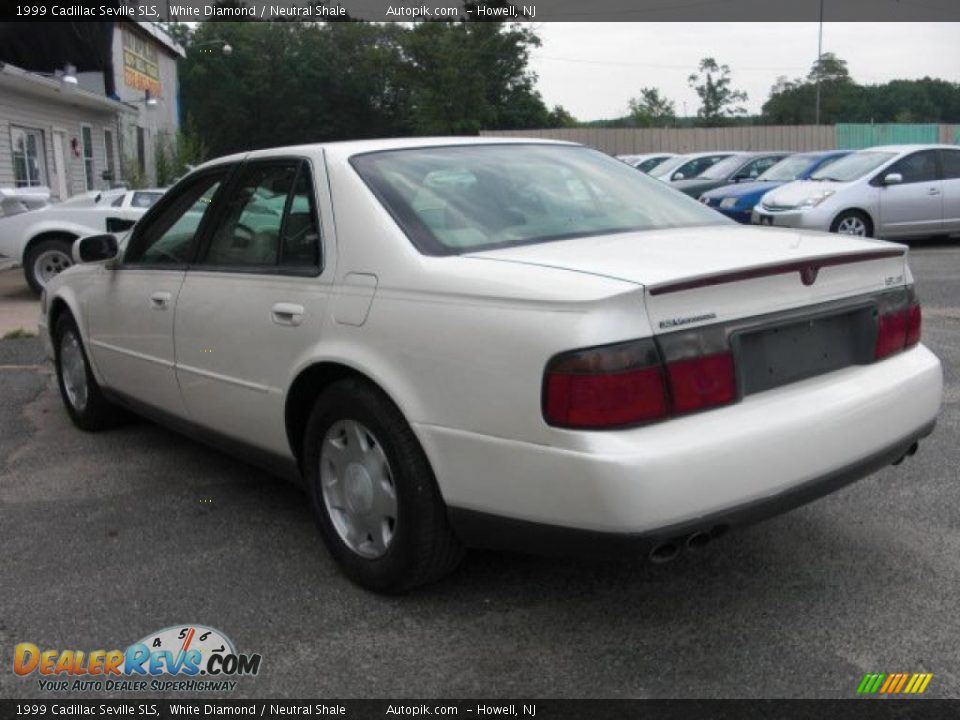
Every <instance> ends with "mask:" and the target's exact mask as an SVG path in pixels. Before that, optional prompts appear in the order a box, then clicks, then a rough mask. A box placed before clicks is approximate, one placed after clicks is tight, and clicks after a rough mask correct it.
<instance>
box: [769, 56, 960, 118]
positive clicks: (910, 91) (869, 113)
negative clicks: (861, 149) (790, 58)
mask: <svg viewBox="0 0 960 720" xmlns="http://www.w3.org/2000/svg"><path fill="white" fill-rule="evenodd" d="M818 77H819V78H820V105H821V111H820V120H821V122H822V123H825V124H832V123H838V122H877V123H883V122H916V123H953V122H958V121H960V85H958V84H956V83H950V82H947V81H946V80H934V79H931V78H928V77H926V78H923V79H921V80H891V81H890V82H888V83H884V84H882V85H858V84H857V83H856V82H855V81H854V80H853V78H852V77H850V73H849V72H848V71H847V63H846V62H845V61H844V60H842V59H840V58H838V57H837V56H836V55H834V54H833V53H824V54H823V55H822V56H821V59H820V62H819V63H816V62H815V63H814V64H813V66H812V67H811V69H810V72H809V73H808V74H807V76H806V78H797V79H796V80H787V79H786V78H783V77H781V78H779V79H778V80H777V83H776V84H775V85H774V86H773V87H772V88H771V89H770V97H769V98H768V99H767V101H766V102H765V103H764V105H763V120H764V121H765V122H768V123H774V124H790V125H802V124H809V123H812V122H813V121H814V108H815V106H816V81H817V78H818Z"/></svg>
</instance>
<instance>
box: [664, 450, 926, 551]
mask: <svg viewBox="0 0 960 720" xmlns="http://www.w3.org/2000/svg"><path fill="white" fill-rule="evenodd" d="M919 449H920V443H919V442H915V443H913V444H912V445H911V446H910V447H909V448H907V451H906V452H905V453H904V454H903V455H901V456H900V457H899V458H897V459H896V460H894V461H893V463H892V464H893V465H899V464H900V463H902V462H903V461H904V460H906V459H907V458H908V457H913V456H914V455H916V454H917V450H919ZM728 529H729V528H728V527H727V526H726V525H715V526H713V527H712V528H710V529H709V530H696V531H694V532H692V533H690V534H689V535H687V536H685V537H684V536H681V537H677V538H673V539H672V540H667V541H666V542H662V543H660V544H659V545H656V546H655V547H654V548H653V550H651V551H650V561H651V562H654V563H657V564H663V563H668V562H671V561H673V560H676V559H677V558H678V557H680V553H682V552H683V551H684V550H700V549H701V548H704V547H706V546H707V544H708V543H709V542H710V541H711V540H713V539H714V538H718V537H720V536H721V535H723V534H724V533H725V532H726V531H727V530H728Z"/></svg>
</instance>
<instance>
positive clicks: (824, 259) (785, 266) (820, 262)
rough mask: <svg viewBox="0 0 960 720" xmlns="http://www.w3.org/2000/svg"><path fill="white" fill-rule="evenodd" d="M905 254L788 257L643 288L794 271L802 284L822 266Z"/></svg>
mask: <svg viewBox="0 0 960 720" xmlns="http://www.w3.org/2000/svg"><path fill="white" fill-rule="evenodd" d="M906 254H907V251H906V249H904V248H897V249H891V250H872V251H868V252H853V253H843V254H840V255H822V256H820V257H811V258H806V259H804V260H791V261H789V262H777V263H773V264H771V265H762V266H759V267H753V268H746V269H743V270H731V271H726V272H722V273H718V274H716V275H704V276H701V277H698V278H690V279H687V280H677V281H669V282H666V283H663V284H661V285H649V286H647V291H648V292H649V293H650V295H666V294H669V293H675V292H682V291H684V290H695V289H697V288H703V287H710V286H712V285H724V284H726V283H732V282H739V281H741V280H753V279H755V278H761V277H769V276H771V275H786V274H789V273H794V272H796V273H799V274H800V280H801V281H802V282H803V284H804V285H813V284H814V283H815V282H816V280H817V274H818V273H819V272H820V270H821V269H823V268H825V267H836V266H837V265H850V264H853V263H859V262H868V261H870V260H882V259H885V258H892V257H905V256H906Z"/></svg>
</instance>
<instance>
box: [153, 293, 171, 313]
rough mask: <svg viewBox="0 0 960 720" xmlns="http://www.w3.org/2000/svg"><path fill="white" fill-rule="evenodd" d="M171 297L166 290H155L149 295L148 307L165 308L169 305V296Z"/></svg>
mask: <svg viewBox="0 0 960 720" xmlns="http://www.w3.org/2000/svg"><path fill="white" fill-rule="evenodd" d="M171 297H173V296H172V295H170V293H168V292H155V293H153V295H151V296H150V307H152V308H153V309H154V310H166V309H167V308H168V307H169V306H170V298H171Z"/></svg>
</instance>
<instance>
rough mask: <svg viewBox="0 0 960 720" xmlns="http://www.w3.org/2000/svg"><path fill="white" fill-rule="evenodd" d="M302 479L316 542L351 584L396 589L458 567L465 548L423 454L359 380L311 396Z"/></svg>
mask: <svg viewBox="0 0 960 720" xmlns="http://www.w3.org/2000/svg"><path fill="white" fill-rule="evenodd" d="M304 440H305V442H304V474H305V476H306V480H307V483H308V487H309V490H310V494H311V498H312V500H313V508H314V511H315V513H316V516H317V520H318V523H319V525H320V531H321V534H322V536H323V539H324V542H325V543H326V545H327V547H328V548H329V550H330V552H331V554H332V555H333V557H334V559H335V560H336V561H337V563H338V564H339V565H340V567H341V568H342V569H343V571H344V572H345V573H346V575H347V576H349V577H350V578H351V579H352V580H354V581H355V582H357V583H358V584H360V585H362V586H363V587H365V588H368V589H370V590H375V591H378V592H391V593H395V592H403V591H405V590H409V589H411V588H413V587H416V586H418V585H424V584H426V583H429V582H433V581H435V580H438V579H439V578H441V577H442V576H444V575H446V574H447V573H449V572H450V571H452V570H453V568H454V567H456V565H457V563H458V562H459V561H460V558H461V556H462V554H463V548H462V546H461V544H460V542H459V540H458V539H457V537H456V536H455V535H454V534H453V531H452V530H451V529H450V526H449V523H448V520H447V513H446V506H445V505H444V503H443V500H442V498H441V497H440V491H439V489H438V488H437V484H436V480H435V479H434V476H433V472H432V470H431V468H430V464H429V462H428V461H427V458H426V456H425V455H424V452H423V448H421V447H420V443H419V442H418V441H417V438H416V436H415V435H414V434H413V431H412V430H411V428H410V426H409V424H408V423H407V421H406V420H405V419H404V418H403V415H402V414H401V413H400V410H399V409H398V408H397V407H396V405H394V404H393V403H392V402H391V401H390V399H389V398H387V397H386V396H385V395H384V394H383V392H381V391H380V390H379V389H378V388H376V387H374V386H373V385H371V384H370V383H367V382H365V381H363V380H360V379H348V380H342V381H340V382H337V383H335V384H333V385H331V386H330V387H329V388H327V389H326V390H325V391H324V392H323V393H322V394H321V395H320V397H319V398H318V399H317V401H316V404H315V405H314V408H313V412H312V413H311V416H310V420H309V422H308V424H307V430H306V437H305V438H304Z"/></svg>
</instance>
